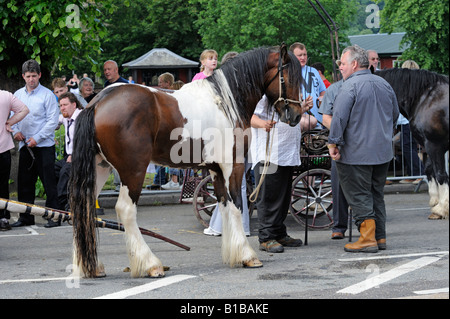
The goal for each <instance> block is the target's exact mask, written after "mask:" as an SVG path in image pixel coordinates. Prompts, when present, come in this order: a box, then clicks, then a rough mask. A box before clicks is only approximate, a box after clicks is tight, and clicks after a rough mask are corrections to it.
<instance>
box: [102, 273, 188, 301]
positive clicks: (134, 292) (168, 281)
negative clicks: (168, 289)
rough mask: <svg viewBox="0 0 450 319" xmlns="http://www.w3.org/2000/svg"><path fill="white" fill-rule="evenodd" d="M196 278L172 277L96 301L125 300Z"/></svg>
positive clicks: (185, 276) (186, 276)
mask: <svg viewBox="0 0 450 319" xmlns="http://www.w3.org/2000/svg"><path fill="white" fill-rule="evenodd" d="M195 277H196V276H190V275H176V276H172V277H167V278H163V279H159V280H157V281H153V282H151V283H148V284H145V285H142V286H137V287H133V288H130V289H125V290H122V291H118V292H115V293H112V294H108V295H104V296H100V297H97V298H94V299H124V298H127V297H130V296H134V295H138V294H142V293H144V292H147V291H151V290H154V289H158V288H161V287H165V286H169V285H171V284H175V283H177V282H180V281H183V280H186V279H190V278H195Z"/></svg>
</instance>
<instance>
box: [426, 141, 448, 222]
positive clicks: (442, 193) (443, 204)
mask: <svg viewBox="0 0 450 319" xmlns="http://www.w3.org/2000/svg"><path fill="white" fill-rule="evenodd" d="M427 152H428V150H427ZM428 156H429V158H428V162H427V167H426V172H427V178H428V192H429V194H430V207H431V215H430V216H429V217H428V218H429V219H448V214H449V203H448V201H449V198H448V197H449V192H448V175H447V173H446V172H445V165H444V163H445V157H444V151H443V150H442V149H441V148H439V147H435V148H434V149H432V150H431V152H428Z"/></svg>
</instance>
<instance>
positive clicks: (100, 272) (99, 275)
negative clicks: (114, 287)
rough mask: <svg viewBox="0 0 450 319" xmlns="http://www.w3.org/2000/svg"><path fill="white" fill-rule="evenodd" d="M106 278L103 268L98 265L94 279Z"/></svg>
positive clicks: (101, 265)
mask: <svg viewBox="0 0 450 319" xmlns="http://www.w3.org/2000/svg"><path fill="white" fill-rule="evenodd" d="M103 277H106V272H105V267H104V266H103V264H99V265H98V266H97V269H96V271H95V274H94V278H103Z"/></svg>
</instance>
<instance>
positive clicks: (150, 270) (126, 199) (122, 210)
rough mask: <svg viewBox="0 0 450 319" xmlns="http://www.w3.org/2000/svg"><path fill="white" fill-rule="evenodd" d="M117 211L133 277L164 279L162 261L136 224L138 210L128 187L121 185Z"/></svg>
mask: <svg viewBox="0 0 450 319" xmlns="http://www.w3.org/2000/svg"><path fill="white" fill-rule="evenodd" d="M116 211H117V214H118V217H119V219H120V221H121V222H122V223H123V226H124V228H125V241H126V244H127V252H128V258H129V260H130V269H131V276H133V277H145V276H147V275H148V276H150V277H164V269H163V265H162V263H161V261H160V260H159V259H158V258H157V257H156V256H155V255H154V254H153V253H152V251H151V250H150V248H149V247H148V245H147V243H146V242H145V241H144V238H143V237H142V234H141V232H140V231H139V227H138V225H137V222H136V215H137V208H136V204H134V203H133V202H132V200H131V198H130V196H129V195H128V187H126V186H124V185H121V187H120V194H119V199H118V200H117V204H116Z"/></svg>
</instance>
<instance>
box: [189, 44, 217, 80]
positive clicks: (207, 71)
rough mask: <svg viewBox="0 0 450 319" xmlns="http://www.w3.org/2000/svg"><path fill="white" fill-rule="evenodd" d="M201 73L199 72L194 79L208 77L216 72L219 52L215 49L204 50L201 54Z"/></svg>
mask: <svg viewBox="0 0 450 319" xmlns="http://www.w3.org/2000/svg"><path fill="white" fill-rule="evenodd" d="M200 63H201V64H202V66H201V67H200V73H197V74H196V75H195V76H194V78H193V79H192V81H195V80H202V79H206V78H207V77H208V76H210V75H212V74H213V73H214V70H215V68H217V52H216V51H215V50H209V49H207V50H204V51H203V52H202V54H201V55H200Z"/></svg>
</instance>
